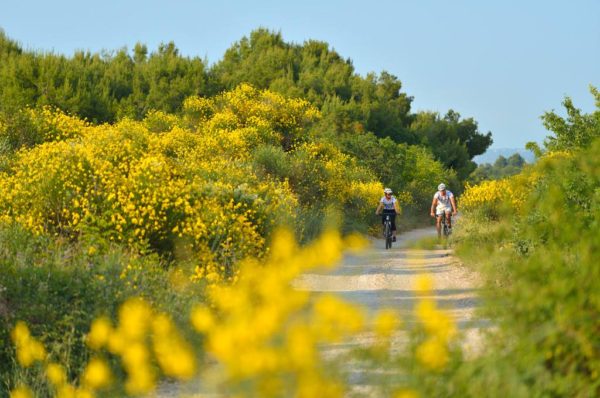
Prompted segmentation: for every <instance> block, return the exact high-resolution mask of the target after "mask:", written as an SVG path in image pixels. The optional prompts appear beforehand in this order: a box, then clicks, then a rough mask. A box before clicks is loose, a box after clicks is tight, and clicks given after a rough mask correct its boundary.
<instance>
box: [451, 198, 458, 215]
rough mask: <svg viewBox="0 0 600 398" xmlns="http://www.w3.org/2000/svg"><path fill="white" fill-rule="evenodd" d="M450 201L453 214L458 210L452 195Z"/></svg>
mask: <svg viewBox="0 0 600 398" xmlns="http://www.w3.org/2000/svg"><path fill="white" fill-rule="evenodd" d="M450 203H451V204H452V215H453V216H455V215H456V213H458V212H457V211H456V202H455V201H454V195H452V196H451V197H450Z"/></svg>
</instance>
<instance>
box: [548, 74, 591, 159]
mask: <svg viewBox="0 0 600 398" xmlns="http://www.w3.org/2000/svg"><path fill="white" fill-rule="evenodd" d="M590 92H591V93H592V95H593V96H594V99H595V100H596V110H595V111H594V112H592V113H589V114H582V113H581V110H580V109H578V108H576V107H575V105H574V104H573V101H572V100H571V98H569V97H566V98H565V100H564V101H563V103H562V104H563V106H564V108H565V111H566V113H567V117H566V118H563V117H561V116H559V115H557V114H556V113H555V112H554V111H552V112H546V113H545V114H544V116H542V121H543V122H544V127H546V129H548V130H550V131H551V132H552V133H553V134H554V135H553V136H549V137H547V138H546V140H545V141H544V146H545V147H546V149H547V150H548V151H563V150H571V149H577V148H587V147H589V145H590V144H591V143H592V141H594V140H595V139H596V138H598V137H600V92H599V91H598V89H597V88H595V87H594V86H590Z"/></svg>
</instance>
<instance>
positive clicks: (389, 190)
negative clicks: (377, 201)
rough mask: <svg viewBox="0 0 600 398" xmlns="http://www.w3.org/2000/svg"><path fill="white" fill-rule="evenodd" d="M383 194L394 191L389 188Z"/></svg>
mask: <svg viewBox="0 0 600 398" xmlns="http://www.w3.org/2000/svg"><path fill="white" fill-rule="evenodd" d="M383 193H392V190H391V189H389V188H386V189H384V190H383Z"/></svg>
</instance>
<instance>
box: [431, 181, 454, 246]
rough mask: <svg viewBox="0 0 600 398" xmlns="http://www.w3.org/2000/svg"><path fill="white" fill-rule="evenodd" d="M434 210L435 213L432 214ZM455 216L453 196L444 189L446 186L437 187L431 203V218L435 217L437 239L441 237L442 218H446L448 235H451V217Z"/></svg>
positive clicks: (442, 184)
mask: <svg viewBox="0 0 600 398" xmlns="http://www.w3.org/2000/svg"><path fill="white" fill-rule="evenodd" d="M434 210H435V213H434ZM451 214H452V215H453V216H455V215H456V202H455V201H454V194H453V193H452V192H450V191H449V190H447V189H446V184H444V183H441V184H440V185H438V191H437V192H436V193H435V195H433V202H431V217H436V218H437V220H436V228H437V233H438V237H440V236H442V217H443V216H446V223H447V224H448V230H449V233H452V217H451V216H450V215H451Z"/></svg>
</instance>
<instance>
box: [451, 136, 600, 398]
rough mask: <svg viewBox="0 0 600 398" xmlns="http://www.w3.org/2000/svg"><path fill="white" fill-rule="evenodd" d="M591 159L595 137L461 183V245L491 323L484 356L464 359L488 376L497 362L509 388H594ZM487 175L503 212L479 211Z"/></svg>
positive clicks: (525, 391) (587, 392) (597, 184)
mask: <svg viewBox="0 0 600 398" xmlns="http://www.w3.org/2000/svg"><path fill="white" fill-rule="evenodd" d="M599 159H600V141H596V142H595V143H594V144H593V145H592V146H591V148H589V149H586V150H579V151H576V152H572V153H570V154H569V153H564V152H556V153H548V154H546V155H545V156H543V157H542V158H541V159H539V161H538V162H537V163H536V165H535V166H533V167H532V168H531V169H529V170H527V171H526V172H524V173H523V174H522V175H519V176H516V177H512V178H510V179H507V180H503V181H502V182H490V183H483V184H481V185H479V186H476V187H474V188H469V189H468V190H467V192H466V193H465V195H463V197H462V198H461V201H467V203H468V205H466V206H465V204H464V203H463V208H467V209H468V210H465V213H466V216H465V217H464V219H462V220H461V228H464V231H463V233H462V234H461V236H458V237H457V238H458V240H459V242H460V243H459V253H460V254H461V255H462V256H463V258H465V259H466V262H471V263H474V264H479V265H480V266H481V268H480V269H481V271H482V272H483V274H484V276H485V277H486V279H487V280H488V286H489V287H490V288H491V290H490V292H489V294H488V295H487V296H486V298H487V300H488V305H487V308H488V309H489V313H488V315H490V316H493V317H494V319H495V320H496V323H497V325H498V327H499V328H498V330H497V332H495V333H493V337H492V339H493V340H494V341H495V343H494V344H492V345H491V346H490V349H489V350H488V352H486V354H485V358H481V359H479V360H477V361H476V362H475V363H472V364H468V365H465V366H466V367H470V369H471V371H475V369H476V368H477V367H480V368H479V370H478V372H480V376H478V378H479V377H481V378H482V379H481V380H482V381H486V382H487V381H490V380H491V379H492V378H494V377H498V374H500V372H502V370H501V369H504V370H505V371H506V373H505V374H503V377H506V378H508V381H507V384H506V386H510V387H511V388H512V390H505V393H506V394H507V395H510V396H532V395H539V396H542V395H550V396H577V397H587V396H596V395H598V394H599V393H600V378H599V375H600V360H599V358H600V351H598V347H600V337H599V336H600V335H599V334H598V319H599V318H600V270H599V268H598V267H597V259H596V258H595V253H597V252H598V250H599V249H600V240H599V238H598V236H599V234H598V231H599V227H600V207H598V205H597V203H598V199H599V198H600V197H599V194H600V161H599ZM490 184H496V186H497V185H498V184H503V189H501V190H500V192H498V191H493V192H494V194H497V197H495V203H498V204H499V205H502V206H503V212H502V213H501V218H502V219H501V221H493V222H491V223H490V222H489V219H488V221H486V220H483V219H482V218H481V217H480V216H481V215H482V214H484V215H489V214H490V213H489V209H486V208H485V206H486V205H485V198H482V196H483V195H484V192H483V191H484V189H485V188H489V185H490ZM477 192H480V193H481V196H478V195H477V194H476V193H477ZM482 208H483V212H479V211H480V210H482ZM476 223H482V224H483V226H482V227H479V228H477V227H472V226H473V225H474V224H476ZM485 229H489V230H488V231H487V232H483V233H477V230H479V231H484V230H485ZM473 232H475V233H473ZM492 360H495V361H497V362H495V363H494V364H493V365H492V364H487V365H485V366H484V363H485V361H488V362H491V361H492ZM509 364H510V365H509ZM466 367H465V368H463V369H466ZM511 367H512V368H513V369H512V370H510V368H511Z"/></svg>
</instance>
